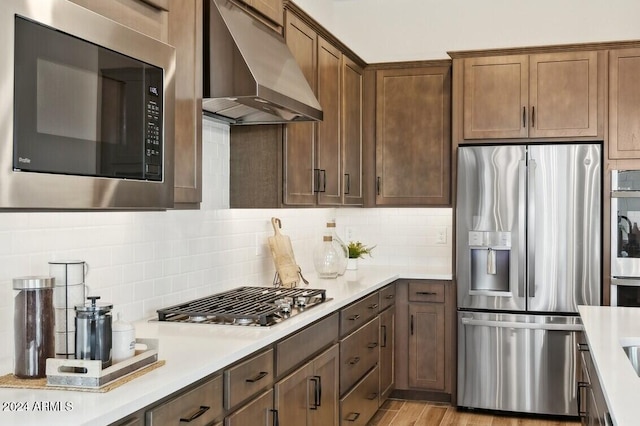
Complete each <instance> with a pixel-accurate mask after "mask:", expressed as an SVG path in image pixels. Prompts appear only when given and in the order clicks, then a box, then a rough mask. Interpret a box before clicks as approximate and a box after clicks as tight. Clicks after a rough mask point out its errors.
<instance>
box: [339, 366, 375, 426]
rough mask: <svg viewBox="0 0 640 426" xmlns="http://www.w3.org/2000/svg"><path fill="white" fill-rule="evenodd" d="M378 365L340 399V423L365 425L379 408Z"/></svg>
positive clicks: (351, 425) (352, 425)
mask: <svg viewBox="0 0 640 426" xmlns="http://www.w3.org/2000/svg"><path fill="white" fill-rule="evenodd" d="M378 395H379V394H378V367H377V366H376V367H375V368H374V369H373V370H371V371H369V373H367V374H366V375H365V376H364V378H363V379H362V380H360V382H359V383H358V384H357V385H356V386H354V387H353V388H352V389H351V390H350V391H349V392H347V394H346V395H345V396H343V397H342V399H341V400H340V412H341V418H340V425H341V426H347V425H348V426H364V425H366V424H367V423H368V422H369V420H370V419H371V417H373V415H374V414H375V413H376V411H377V410H378Z"/></svg>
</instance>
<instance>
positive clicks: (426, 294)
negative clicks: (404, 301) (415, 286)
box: [416, 291, 438, 296]
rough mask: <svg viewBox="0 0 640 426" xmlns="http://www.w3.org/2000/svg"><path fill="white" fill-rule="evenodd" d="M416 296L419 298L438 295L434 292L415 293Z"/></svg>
mask: <svg viewBox="0 0 640 426" xmlns="http://www.w3.org/2000/svg"><path fill="white" fill-rule="evenodd" d="M416 294H419V295H420V296H437V295H438V293H436V292H435V291H417V292H416Z"/></svg>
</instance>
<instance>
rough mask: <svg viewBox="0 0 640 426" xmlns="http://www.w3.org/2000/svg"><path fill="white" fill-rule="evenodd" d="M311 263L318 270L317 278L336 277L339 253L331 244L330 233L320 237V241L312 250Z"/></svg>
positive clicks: (338, 266)
mask: <svg viewBox="0 0 640 426" xmlns="http://www.w3.org/2000/svg"><path fill="white" fill-rule="evenodd" d="M313 265H314V266H315V268H316V272H318V277H319V278H327V279H331V278H336V277H337V276H338V269H339V268H340V253H339V252H338V250H336V247H335V246H334V245H333V238H332V237H331V235H325V236H323V237H322V243H320V244H319V245H317V246H316V247H315V249H314V251H313Z"/></svg>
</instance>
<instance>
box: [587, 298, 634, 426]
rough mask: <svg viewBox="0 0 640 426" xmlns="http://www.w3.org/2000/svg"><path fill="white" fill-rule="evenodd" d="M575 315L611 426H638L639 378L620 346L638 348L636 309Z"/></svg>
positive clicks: (593, 310) (598, 309) (598, 308)
mask: <svg viewBox="0 0 640 426" xmlns="http://www.w3.org/2000/svg"><path fill="white" fill-rule="evenodd" d="M579 311H580V316H581V317H582V322H583V324H584V330H585V335H586V338H587V342H588V343H589V347H590V350H591V355H592V357H593V360H594V362H595V368H596V370H597V374H598V378H599V379H600V383H601V385H602V388H603V391H604V397H605V400H606V401H607V406H608V407H609V414H610V415H611V418H612V420H613V422H614V424H615V425H618V426H627V425H637V424H639V422H640V377H638V375H637V374H636V372H635V370H634V369H633V367H632V366H631V363H630V362H629V359H628V358H627V356H626V355H625V352H624V350H623V349H622V346H623V344H622V343H623V342H625V343H624V344H625V345H627V344H628V343H635V344H636V345H640V308H622V307H609V306H580V307H579Z"/></svg>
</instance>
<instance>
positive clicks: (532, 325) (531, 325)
mask: <svg viewBox="0 0 640 426" xmlns="http://www.w3.org/2000/svg"><path fill="white" fill-rule="evenodd" d="M460 321H461V322H462V325H474V326H486V327H496V328H527V329H532V330H558V331H582V330H584V328H583V326H582V324H542V323H537V322H518V321H491V320H477V319H471V318H461V319H460Z"/></svg>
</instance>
